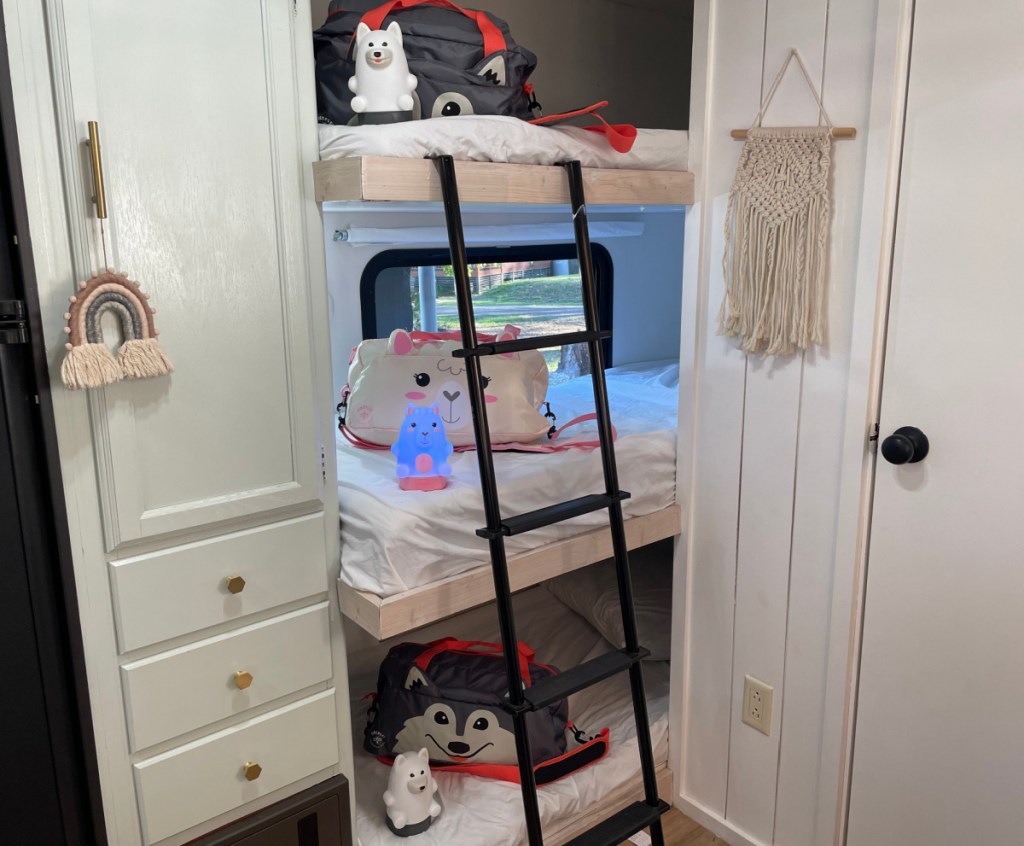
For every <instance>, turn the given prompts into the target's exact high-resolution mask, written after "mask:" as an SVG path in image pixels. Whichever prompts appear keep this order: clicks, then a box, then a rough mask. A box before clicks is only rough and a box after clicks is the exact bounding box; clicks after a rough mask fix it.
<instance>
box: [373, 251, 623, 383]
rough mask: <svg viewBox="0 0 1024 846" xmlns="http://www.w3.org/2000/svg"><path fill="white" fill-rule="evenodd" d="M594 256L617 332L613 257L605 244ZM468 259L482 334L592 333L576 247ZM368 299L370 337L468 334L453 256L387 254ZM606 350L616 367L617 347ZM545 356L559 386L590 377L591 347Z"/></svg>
mask: <svg viewBox="0 0 1024 846" xmlns="http://www.w3.org/2000/svg"><path fill="white" fill-rule="evenodd" d="M592 254H593V259H594V276H595V282H596V284H597V297H598V311H599V317H600V323H601V328H602V329H611V313H612V309H611V303H612V262H611V256H609V255H608V251H607V250H605V249H604V247H602V246H600V245H598V244H594V245H592ZM468 258H469V274H470V285H471V287H472V290H473V306H474V310H475V314H476V328H477V331H478V332H482V333H487V334H496V333H498V332H500V331H501V330H502V329H504V328H505V326H507V325H509V324H512V325H514V326H518V327H520V329H522V336H521V337H530V336H538V335H556V334H560V333H563V332H578V331H581V330H583V329H584V328H586V327H585V325H584V318H583V289H582V283H581V281H580V273H579V262H578V261H577V259H576V246H575V245H574V244H558V245H553V246H552V245H545V246H527V247H506V248H493V247H492V248H487V249H471V250H469V251H468ZM360 297H361V302H362V316H363V337H364V338H386V337H387V336H388V335H390V334H391V332H392V331H394V330H395V329H407V330H409V331H412V330H422V331H427V332H445V331H456V330H458V329H459V328H460V327H459V316H458V307H457V304H456V301H455V283H454V279H453V276H452V269H451V256H450V255H449V253H448V251H447V250H388V251H387V252H383V253H380V254H379V255H377V256H376V257H374V259H373V260H372V261H371V262H370V263H369V264H368V265H367V267H366V270H365V271H364V272H363V277H362V282H361V292H360ZM604 343H605V347H604V358H605V364H606V365H609V364H610V363H611V342H610V340H609V341H605V342H604ZM542 352H543V354H544V358H545V359H546V360H547V363H548V370H549V372H550V374H551V381H552V383H553V384H557V383H558V382H564V381H568V380H569V379H573V378H576V377H577V376H579V375H581V374H583V373H589V372H590V362H589V358H590V356H589V353H588V351H587V348H586V345H585V344H577V345H575V346H572V347H556V348H553V349H549V350H543V351H542Z"/></svg>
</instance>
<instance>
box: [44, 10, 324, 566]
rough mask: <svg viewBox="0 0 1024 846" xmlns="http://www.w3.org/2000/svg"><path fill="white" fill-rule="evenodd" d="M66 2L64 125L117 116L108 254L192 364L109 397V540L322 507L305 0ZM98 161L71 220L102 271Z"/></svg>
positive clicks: (169, 347)
mask: <svg viewBox="0 0 1024 846" xmlns="http://www.w3.org/2000/svg"><path fill="white" fill-rule="evenodd" d="M63 11H64V22H65V32H66V34H67V62H68V67H69V71H70V72H69V84H70V86H71V98H70V99H71V103H72V104H73V105H72V108H73V112H74V114H73V115H72V116H70V119H69V120H68V121H67V122H68V124H69V125H73V127H74V131H75V132H76V134H77V139H76V140H77V141H79V142H80V141H81V139H85V138H86V137H87V122H88V121H89V120H97V121H98V122H99V127H100V133H101V149H102V153H103V165H104V171H105V177H106V179H105V182H106V194H107V202H108V206H109V214H110V218H109V220H108V221H107V222H106V226H105V229H106V243H107V255H106V259H107V261H108V262H109V264H110V265H112V266H113V267H115V268H116V269H117V270H119V271H125V272H127V273H128V274H129V275H130V276H131V278H132V279H136V280H138V281H139V282H140V283H141V285H142V287H143V290H145V291H147V292H148V293H149V294H150V295H151V298H152V299H151V302H152V303H153V304H154V306H155V307H156V310H157V314H156V324H157V327H158V329H159V330H160V332H161V342H162V344H163V346H164V348H165V350H166V352H167V354H168V356H169V357H170V358H171V360H172V361H173V363H174V365H175V372H174V374H173V375H172V376H171V377H170V378H162V379H155V380H151V381H144V382H134V383H122V384H119V385H115V386H113V387H110V388H107V389H105V390H103V391H96V392H94V401H93V404H92V418H93V440H94V446H95V449H96V451H97V453H98V457H99V461H98V466H99V470H100V491H99V493H100V497H101V500H102V510H103V515H104V527H105V534H106V541H107V548H108V549H109V550H113V549H116V548H118V547H119V546H121V545H123V544H125V543H128V542H131V541H136V540H140V539H151V538H154V537H156V536H161V535H165V534H168V533H180V532H186V531H189V530H192V529H195V528H197V527H202V526H208V525H210V524H215V523H220V522H222V521H228V520H235V519H239V518H243V519H249V520H252V519H253V518H254V517H256V518H257V519H260V518H259V515H264V514H267V513H269V512H277V513H278V514H280V515H282V516H288V515H294V514H297V513H302V512H303V511H307V512H308V511H312V510H318V509H319V508H320V507H321V502H320V500H321V498H322V493H323V490H322V479H321V452H320V445H319V438H318V431H317V415H316V410H315V402H314V394H315V391H314V379H313V359H312V353H311V342H310V334H311V333H310V325H311V321H312V320H313V319H314V315H313V314H312V312H311V307H310V297H309V294H308V280H309V268H310V262H311V252H310V235H309V232H310V228H309V224H310V222H311V221H310V218H309V214H308V204H307V203H304V197H303V184H304V181H305V180H306V179H307V178H308V171H309V168H310V162H311V158H312V156H311V151H310V150H309V149H308V144H306V149H304V139H308V138H309V137H310V134H311V132H312V131H313V130H312V128H311V127H310V126H306V125H305V124H304V123H303V120H305V123H307V124H308V123H309V122H310V121H309V120H308V119H307V116H306V115H305V114H300V108H299V104H300V102H302V99H303V97H306V98H307V99H308V97H309V92H300V91H299V90H298V89H297V86H299V85H300V84H301V85H305V86H308V85H309V81H308V80H307V78H306V77H307V73H306V72H307V71H308V69H306V68H301V70H302V71H303V72H300V67H299V66H298V65H297V62H296V56H295V49H294V46H293V38H294V33H293V28H294V26H295V21H296V18H295V12H296V9H295V6H294V3H293V0H217V2H216V3H211V2H209V0H174V2H165V3H157V2H124V0H83V2H76V3H65V4H64V6H63ZM300 94H301V95H302V96H300ZM79 147H80V151H81V144H80V143H79ZM81 159H82V162H83V167H82V169H81V171H82V172H81V181H82V182H83V183H84V185H83V191H82V194H81V196H80V198H79V200H80V202H81V206H82V207H81V208H79V209H76V210H73V213H74V212H75V211H77V212H78V213H80V220H78V221H74V220H73V226H79V227H81V228H82V230H83V232H82V236H83V237H82V240H83V242H84V243H87V244H88V245H89V247H88V248H89V249H90V250H91V251H92V253H93V255H92V257H91V264H92V267H91V269H99V266H101V265H102V263H103V262H104V256H103V253H102V250H100V248H99V245H100V244H101V243H102V242H101V236H100V234H99V226H98V224H97V222H96V221H95V218H94V216H93V215H94V211H93V208H92V205H91V203H90V202H89V197H90V196H91V192H92V186H91V182H92V179H91V176H90V174H89V172H88V170H87V169H86V168H85V167H84V160H85V156H84V155H83V156H81ZM307 196H308V195H307ZM69 282H70V280H69ZM321 317H322V316H321V315H317V316H316V319H321Z"/></svg>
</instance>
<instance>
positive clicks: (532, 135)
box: [320, 115, 689, 170]
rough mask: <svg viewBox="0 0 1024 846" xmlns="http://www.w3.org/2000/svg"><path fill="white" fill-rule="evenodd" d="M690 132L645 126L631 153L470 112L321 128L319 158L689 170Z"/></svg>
mask: <svg viewBox="0 0 1024 846" xmlns="http://www.w3.org/2000/svg"><path fill="white" fill-rule="evenodd" d="M688 147H689V137H688V135H687V133H686V132H685V131H682V130H672V129H640V130H639V134H638V136H637V139H636V143H635V144H634V145H633V149H632V150H631V151H630V152H628V153H617V152H615V150H613V149H612V148H611V146H610V145H609V144H608V141H607V140H606V139H605V138H604V137H603V136H602V135H599V134H598V133H596V132H589V131H588V130H585V129H582V128H581V127H578V126H556V127H546V126H534V125H533V124H530V123H527V122H526V121H523V120H519V119H518V118H512V117H499V116H495V115H466V116H462V117H445V118H428V119H426V120H415V121H408V122H406V123H393V124H387V125H382V126H321V127H320V158H321V159H325V160H326V159H338V158H343V157H346V156H397V157H399V158H414V159H422V158H425V157H428V156H439V155H450V156H454V157H455V158H456V159H459V160H460V161H475V162H511V163H514V164H540V165H554V164H558V163H559V162H563V161H567V160H569V159H578V160H579V161H580V162H581V163H582V165H583V166H584V167H605V168H630V169H634V170H686V166H687V153H688Z"/></svg>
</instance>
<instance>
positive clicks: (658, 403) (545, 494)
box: [337, 362, 681, 640]
mask: <svg viewBox="0 0 1024 846" xmlns="http://www.w3.org/2000/svg"><path fill="white" fill-rule="evenodd" d="M606 378H607V381H608V390H609V397H610V401H611V408H612V414H613V420H614V423H615V425H616V427H617V430H618V439H617V441H616V456H617V460H618V464H619V467H620V476H621V480H622V486H623V488H624V489H625V490H628V491H630V493H631V494H632V496H631V498H630V499H628V500H626V502H625V503H624V504H623V508H624V513H625V515H626V517H627V523H626V529H627V538H628V539H629V542H630V545H631V547H632V548H636V547H640V546H645V545H647V544H650V543H653V542H654V541H658V540H662V539H663V538H666V537H672V536H674V535H677V534H679V531H680V522H681V518H680V510H679V507H678V506H677V505H676V504H675V499H676V496H675V458H676V428H677V422H676V421H677V407H678V393H677V392H678V378H679V366H678V362H650V363H641V364H633V365H628V366H625V367H617V368H611V369H610V370H608V371H606ZM548 399H549V401H550V403H551V407H552V409H554V410H556V411H557V412H558V415H559V418H560V419H561V420H568V419H571V418H573V417H575V416H577V415H579V414H583V413H586V412H587V411H592V410H593V403H594V399H593V393H592V390H591V384H590V378H589V377H582V378H580V379H576V380H573V381H571V382H568V383H565V384H562V385H557V386H554V387H552V388H551V389H550V391H549V395H548ZM577 437H578V438H581V439H584V440H590V439H593V437H594V434H593V431H592V430H591V429H589V428H585V429H584V431H583V432H582V434H580V435H579V436H577ZM337 455H338V499H339V503H340V511H341V515H340V516H341V538H342V558H341V564H342V566H341V581H340V582H339V596H340V602H341V606H342V611H343V612H344V613H345V614H346V615H347V616H349V617H350V618H352V619H353V620H354V621H356V622H357V623H359V625H360V626H362V627H363V628H364V629H366V630H367V631H369V632H370V633H371V634H373V635H374V636H375V637H376V638H377V639H379V640H383V639H385V638H389V637H392V636H395V635H398V634H402V633H404V632H407V631H412V630H414V629H417V628H419V627H421V626H423V625H426V624H428V623H431V622H434V621H435V620H439V619H443V618H445V617H448V616H451V615H452V614H454V613H457V612H459V611H463V610H466V609H468V608H472V607H474V606H475V605H480V604H483V603H485V602H489V601H491V600H492V599H494V585H493V581H492V578H491V568H490V563H489V558H488V550H487V544H486V542H485V541H483V540H481V539H480V538H479V537H477V536H476V534H475V530H476V529H478V528H480V527H481V526H483V525H484V524H485V522H486V521H485V519H484V513H483V506H482V503H481V499H480V480H479V471H478V468H477V464H476V459H475V457H474V455H473V454H471V453H461V454H457V455H456V456H455V458H454V460H453V471H452V476H451V478H450V480H449V486H448V488H447V489H445V490H443V491H433V492H430V493H409V492H404V491H400V490H399V488H398V485H397V484H396V483H395V482H394V480H393V474H394V466H393V465H394V460H393V458H392V456H391V453H390V452H370V451H366V450H361V449H357V448H356V447H353V446H352V445H350V444H349V443H348V442H347V441H345V440H344V438H341V437H340V436H339V438H338V443H337ZM495 471H496V473H497V476H498V483H499V487H500V489H501V500H502V505H503V508H505V509H506V511H507V512H508V513H522V512H526V511H529V510H532V509H534V508H538V507H542V506H544V505H547V504H550V503H552V502H557V501H561V500H565V499H570V498H571V497H572V496H574V495H577V492H578V491H581V490H597V489H599V488H600V487H601V485H602V484H603V482H602V477H601V459H600V453H599V452H598V451H596V450H591V451H575V450H574V451H569V452H562V453H497V454H496V455H495ZM607 523H608V521H607V517H606V515H604V514H601V513H594V514H589V515H585V516H583V517H578V518H576V519H575V520H573V521H572V522H571V523H568V524H560V525H555V526H549V527H546V528H544V529H543V530H540V531H537V532H531V533H529V534H524V535H519V536H517V537H515V538H509V541H508V547H509V550H510V552H511V553H512V555H513V557H512V558H511V560H510V565H509V570H510V578H511V579H512V587H513V590H520V589H523V588H525V587H528V586H530V585H534V584H537V583H538V582H540V581H543V580H545V579H549V578H553V577H555V576H557V575H560V574H563V573H566V572H569V571H571V570H574V569H577V568H579V567H583V566H586V565H587V564H591V563H593V562H595V561H600V560H602V559H604V558H607V557H609V556H610V555H611V554H612V550H611V537H610V533H609V531H608V526H607Z"/></svg>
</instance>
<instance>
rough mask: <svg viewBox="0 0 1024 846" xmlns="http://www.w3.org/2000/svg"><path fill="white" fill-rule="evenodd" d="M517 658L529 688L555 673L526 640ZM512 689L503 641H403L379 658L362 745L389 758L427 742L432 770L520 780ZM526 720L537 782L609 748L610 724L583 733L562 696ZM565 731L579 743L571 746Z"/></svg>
mask: <svg viewBox="0 0 1024 846" xmlns="http://www.w3.org/2000/svg"><path fill="white" fill-rule="evenodd" d="M519 662H520V667H521V670H522V674H523V680H524V682H526V683H527V687H529V686H530V685H531V684H533V683H536V682H539V681H541V680H542V679H545V678H549V677H550V676H552V675H555V674H557V673H558V670H556V669H555V668H554V667H550V666H547V665H545V664H538V663H537V662H536V661H535V660H534V652H533V650H532V649H530V648H529V647H528V646H526V645H525V644H522V643H520V644H519ZM507 691H508V680H507V679H506V677H505V661H504V658H503V652H502V648H501V646H500V645H499V644H496V643H485V642H482V641H466V640H457V639H455V638H443V639H442V640H435V641H433V642H432V643H427V644H420V643H403V644H401V645H399V646H396V647H394V648H393V649H392V650H391V651H390V652H388V654H387V657H386V658H385V659H384V661H383V662H382V663H381V666H380V674H379V676H378V679H377V693H376V694H375V696H374V703H373V706H372V707H371V708H370V714H369V720H368V723H367V726H366V731H365V735H364V744H363V745H364V747H365V748H366V751H367V752H370V753H371V754H373V755H377V756H378V757H380V758H381V759H382V760H384V761H385V762H390V761H391V760H393V756H395V755H398V754H401V753H412V754H416V753H417V752H419V750H420V749H421V748H424V747H426V749H427V750H428V752H429V754H430V766H431V767H432V768H433V769H435V770H448V771H458V772H465V773H471V774H473V775H480V776H486V777H488V778H497V779H502V780H504V781H513V782H519V767H518V764H517V758H516V739H515V734H514V732H513V729H512V716H511V714H510V713H509V712H508V711H506V710H505V707H504V705H505V704H506V703H507V695H506V694H507ZM526 722H527V728H528V731H529V734H530V751H531V754H532V756H533V769H534V777H535V779H536V781H537V784H538V785H542V784H550V783H551V782H553V781H557V780H558V779H560V778H564V777H565V776H567V775H571V774H572V773H574V772H576V771H577V770H580V769H582V768H583V767H586V766H588V765H589V764H592V763H594V762H595V761H599V760H601V758H603V757H604V756H605V755H606V754H607V752H608V745H609V733H608V729H604V730H603V731H602V732H601V733H600V734H598V735H597V736H596V737H590V738H587V737H585V736H584V734H583V732H581V731H580V730H578V729H577V728H576V727H575V726H573V724H572V723H571V722H569V705H568V702H567V701H566V700H564V699H562V700H560V701H558V702H555V703H554V704H552V705H549V706H548V707H547V708H544V709H542V710H540V711H536V712H533V713H530V714H528V715H527V718H526ZM566 729H568V730H569V731H570V732H572V734H573V737H574V738H575V741H576V743H578V744H579V745H578V746H576V747H575V748H574V749H572V750H569V751H567V746H568V743H567V741H566Z"/></svg>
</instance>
